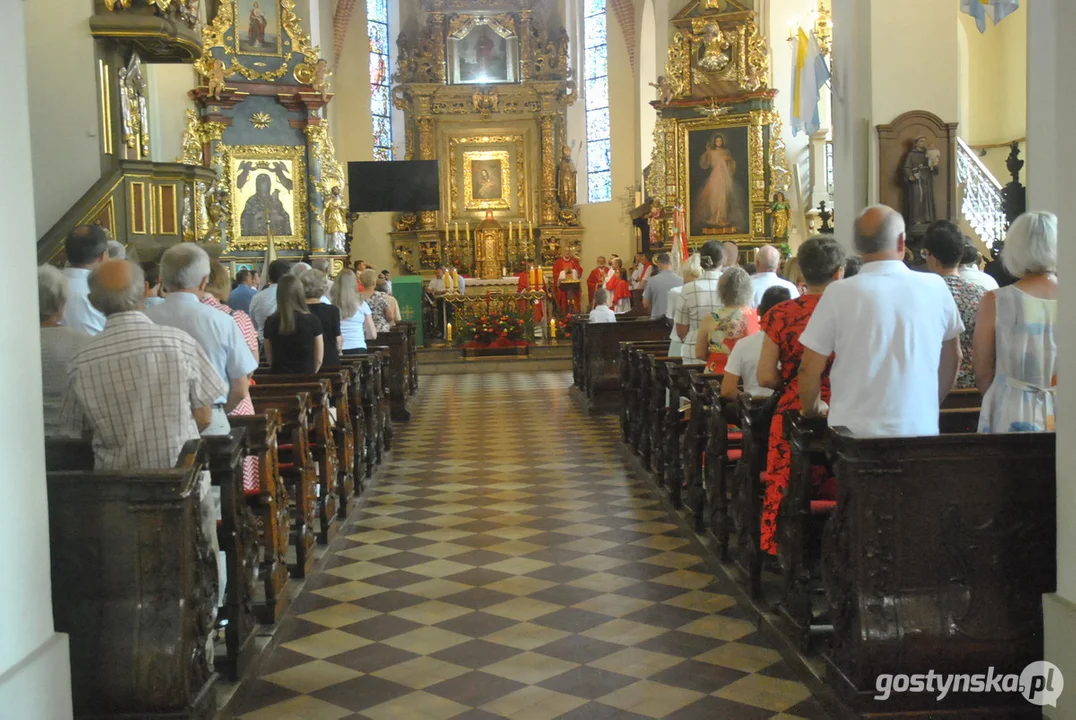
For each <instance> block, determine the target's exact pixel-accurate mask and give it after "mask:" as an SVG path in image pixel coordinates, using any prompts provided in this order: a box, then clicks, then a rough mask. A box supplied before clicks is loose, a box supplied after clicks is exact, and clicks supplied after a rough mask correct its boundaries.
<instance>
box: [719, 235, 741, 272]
mask: <svg viewBox="0 0 1076 720" xmlns="http://www.w3.org/2000/svg"><path fill="white" fill-rule="evenodd" d="M721 251H722V252H723V253H724V255H725V267H727V268H730V267H736V266H737V265H739V264H740V246H739V245H737V244H736V243H734V242H732V241H731V240H726V241H725V242H723V243H721Z"/></svg>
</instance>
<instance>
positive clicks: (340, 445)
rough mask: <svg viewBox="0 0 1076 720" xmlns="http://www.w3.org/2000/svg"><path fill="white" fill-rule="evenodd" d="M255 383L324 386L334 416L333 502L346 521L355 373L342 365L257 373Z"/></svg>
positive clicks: (351, 485) (352, 457) (350, 483)
mask: <svg viewBox="0 0 1076 720" xmlns="http://www.w3.org/2000/svg"><path fill="white" fill-rule="evenodd" d="M255 377H256V380H257V382H258V383H260V384H263V385H287V384H289V383H306V382H328V383H329V404H330V406H331V407H332V409H333V411H334V413H333V415H334V418H333V424H332V435H333V444H334V446H335V447H336V472H337V480H336V484H335V491H336V499H337V517H339V518H340V519H341V520H343V519H345V518H346V517H347V509H348V507H349V504H350V502H351V500H353V499H354V497H355V486H356V483H357V482H358V480H357V479H356V477H355V472H356V471H355V468H356V466H357V464H358V463H357V462H356V459H355V453H356V440H355V421H356V417H355V413H354V410H353V409H352V402H353V394H352V389H351V386H352V383H354V382H357V381H358V380H357V378H358V370H357V368H355V367H354V366H353V365H344V366H342V367H339V368H334V369H331V370H322V371H320V372H318V373H316V374H314V375H272V374H263V373H258V374H257V375H256V376H255Z"/></svg>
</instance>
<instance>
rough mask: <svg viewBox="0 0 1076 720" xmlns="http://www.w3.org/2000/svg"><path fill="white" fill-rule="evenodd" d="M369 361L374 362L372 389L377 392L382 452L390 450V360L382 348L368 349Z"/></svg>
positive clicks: (387, 351)
mask: <svg viewBox="0 0 1076 720" xmlns="http://www.w3.org/2000/svg"><path fill="white" fill-rule="evenodd" d="M369 357H370V359H371V360H372V361H373V362H374V368H373V372H374V380H373V384H374V388H375V389H376V390H377V402H378V408H379V409H380V410H381V418H380V420H381V435H382V441H381V442H382V444H383V445H384V447H383V450H384V451H389V450H392V434H393V428H392V407H391V402H390V399H389V398H390V392H391V390H390V388H389V383H390V380H389V375H390V371H391V367H392V365H391V361H390V360H391V358H390V356H389V349H388V348H387V347H384V346H380V347H374V346H371V347H370V354H369Z"/></svg>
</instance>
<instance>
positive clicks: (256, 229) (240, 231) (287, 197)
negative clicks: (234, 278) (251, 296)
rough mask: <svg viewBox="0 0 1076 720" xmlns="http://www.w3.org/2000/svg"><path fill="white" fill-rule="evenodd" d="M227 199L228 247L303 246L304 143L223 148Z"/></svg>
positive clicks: (291, 247)
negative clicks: (271, 238) (270, 235)
mask: <svg viewBox="0 0 1076 720" xmlns="http://www.w3.org/2000/svg"><path fill="white" fill-rule="evenodd" d="M224 170H225V173H226V176H227V181H228V189H229V193H230V198H231V202H232V212H231V217H230V218H229V219H228V247H229V249H230V250H265V248H266V247H267V246H268V243H269V234H270V233H272V237H273V245H274V246H275V247H276V248H277V249H282V250H303V249H306V247H307V207H306V177H307V176H306V148H305V147H304V146H302V145H295V146H290V145H237V146H226V147H225V148H224Z"/></svg>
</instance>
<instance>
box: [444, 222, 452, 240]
mask: <svg viewBox="0 0 1076 720" xmlns="http://www.w3.org/2000/svg"><path fill="white" fill-rule="evenodd" d="M451 237H452V236H451V235H449V234H448V220H445V240H448V239H450V238H451Z"/></svg>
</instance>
